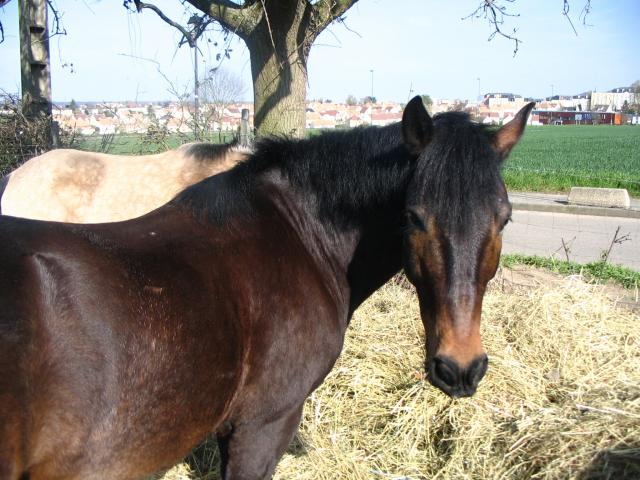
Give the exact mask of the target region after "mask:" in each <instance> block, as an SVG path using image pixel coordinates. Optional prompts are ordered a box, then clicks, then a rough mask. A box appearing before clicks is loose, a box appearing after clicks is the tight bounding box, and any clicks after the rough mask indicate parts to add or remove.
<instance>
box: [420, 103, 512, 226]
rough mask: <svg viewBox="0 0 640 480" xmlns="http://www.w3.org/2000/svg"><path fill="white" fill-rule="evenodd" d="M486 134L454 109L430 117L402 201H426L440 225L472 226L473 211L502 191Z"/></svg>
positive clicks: (495, 158)
mask: <svg viewBox="0 0 640 480" xmlns="http://www.w3.org/2000/svg"><path fill="white" fill-rule="evenodd" d="M490 142H491V132H490V131H489V130H488V128H487V127H486V126H485V125H481V124H478V123H475V122H472V121H471V120H470V119H469V116H468V115H467V114H464V113H460V112H448V113H443V114H440V115H436V116H435V117H434V133H433V138H432V140H431V142H430V143H429V145H428V146H427V147H426V149H425V150H424V152H423V153H422V154H421V156H420V157H419V159H418V161H417V164H416V170H415V174H414V178H413V180H412V182H411V186H410V188H409V191H408V194H407V203H408V204H413V205H428V209H429V212H430V214H431V215H434V216H435V218H437V219H438V223H439V224H440V226H441V227H444V228H446V229H450V230H458V231H464V230H467V229H470V228H474V222H473V221H472V220H473V218H472V217H473V215H474V213H478V212H480V211H481V208H480V207H482V206H486V205H487V204H488V202H491V201H492V200H494V199H495V198H497V195H499V194H500V192H502V189H501V188H500V185H501V184H502V180H501V176H500V166H501V162H500V159H499V158H498V156H497V155H496V153H495V151H494V150H493V148H492V147H491V143H490Z"/></svg>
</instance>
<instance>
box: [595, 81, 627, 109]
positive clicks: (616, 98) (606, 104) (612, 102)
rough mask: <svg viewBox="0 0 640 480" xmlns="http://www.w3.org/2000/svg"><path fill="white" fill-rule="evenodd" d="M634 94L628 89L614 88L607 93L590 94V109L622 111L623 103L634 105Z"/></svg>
mask: <svg viewBox="0 0 640 480" xmlns="http://www.w3.org/2000/svg"><path fill="white" fill-rule="evenodd" d="M637 95H638V94H636V93H635V92H634V91H633V89H632V88H630V87H622V88H614V89H613V90H609V91H608V92H592V93H591V109H592V110H601V111H619V110H622V107H623V106H624V103H625V102H627V104H629V105H631V104H634V103H636V96H637Z"/></svg>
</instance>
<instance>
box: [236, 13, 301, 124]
mask: <svg viewBox="0 0 640 480" xmlns="http://www.w3.org/2000/svg"><path fill="white" fill-rule="evenodd" d="M279 2H280V6H274V3H276V2H272V4H271V5H270V8H268V9H267V11H268V14H267V15H263V17H262V19H261V21H260V23H259V24H258V25H257V27H256V28H255V29H254V30H253V31H252V32H251V34H250V35H249V36H247V37H246V38H245V41H246V44H247V47H248V48H249V52H250V54H251V75H252V77H253V92H254V108H255V113H254V125H255V127H256V129H257V132H258V135H272V134H276V133H284V134H287V135H293V136H297V137H302V136H304V131H305V117H306V115H305V113H306V96H307V59H308V57H309V50H310V48H311V43H312V41H313V39H312V38H309V31H310V29H309V20H310V5H309V4H308V3H307V2H306V1H305V2H298V1H293V2H292V1H286V0H285V1H283V0H279ZM273 32H278V34H277V35H276V34H274V33H273ZM282 32H286V35H283V34H282Z"/></svg>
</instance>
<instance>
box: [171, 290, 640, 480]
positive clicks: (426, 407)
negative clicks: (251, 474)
mask: <svg viewBox="0 0 640 480" xmlns="http://www.w3.org/2000/svg"><path fill="white" fill-rule="evenodd" d="M482 329H483V341H484V346H485V349H486V350H487V353H488V354H489V358H490V366H489V372H488V373H487V376H486V377H485V379H484V380H483V381H482V383H481V384H480V387H479V389H478V392H477V394H476V395H475V396H474V397H472V398H468V399H459V400H452V399H450V398H448V397H446V396H445V395H444V394H442V393H440V392H439V391H438V390H436V389H435V388H433V387H431V386H430V385H429V384H428V383H427V382H426V381H424V380H423V379H422V372H423V367H422V365H423V361H424V339H423V335H424V332H423V327H422V323H421V321H420V316H419V312H418V304H417V299H416V298H415V295H414V293H413V290H412V289H411V288H409V287H408V285H407V283H406V280H404V281H403V280H398V279H395V281H392V282H390V283H389V284H387V285H386V286H385V287H384V288H382V289H381V290H380V291H379V292H377V293H376V294H375V295H374V296H373V297H372V298H370V299H369V301H367V303H366V304H365V305H363V306H362V307H361V308H360V309H359V310H358V312H357V313H356V315H355V316H354V319H353V322H352V325H351V327H350V329H349V332H348V335H347V339H346V343H345V348H344V351H343V354H342V356H341V358H340V360H339V361H338V363H337V364H336V366H335V368H334V369H333V371H332V372H331V374H330V375H329V376H328V378H327V379H326V381H325V382H324V384H323V385H322V386H321V387H320V388H319V389H318V390H317V391H316V392H315V393H314V394H313V395H312V396H311V397H310V398H309V399H308V400H307V404H306V408H305V413H304V417H303V421H302V424H301V427H300V433H299V434H298V436H297V437H296V440H295V441H294V442H293V444H292V445H291V446H290V448H289V451H288V452H287V454H286V455H285V456H284V457H283V458H282V460H281V461H280V463H279V466H278V469H277V471H276V476H275V478H276V479H279V480H283V479H300V480H303V479H305V480H307V479H308V480H311V479H313V480H319V479H326V480H329V479H331V480H335V479H396V480H400V479H404V480H409V479H411V480H414V479H462V478H464V479H492V480H493V479H529V478H536V479H564V478H577V479H584V480H586V479H609V478H610V479H622V478H627V479H631V478H640V315H639V314H638V313H637V312H636V313H634V312H633V311H632V310H630V309H628V308H621V307H619V306H617V305H616V302H615V300H614V299H612V298H611V296H610V294H605V292H604V290H603V287H601V286H597V285H589V284H587V283H585V282H583V281H582V280H581V279H578V278H567V279H558V280H557V281H555V282H546V283H545V284H544V285H541V286H538V287H535V288H518V287H513V285H511V286H509V285H508V283H505V280H504V278H503V279H502V280H501V281H497V282H495V281H494V283H493V284H492V287H491V288H490V291H489V293H488V294H487V296H486V297H485V303H484V308H483V326H482ZM214 445H215V442H210V443H208V444H205V445H204V446H202V447H200V449H199V450H198V451H197V452H196V453H195V454H194V455H192V456H191V457H190V458H189V459H188V462H186V463H183V464H181V465H178V466H176V467H174V469H172V470H170V471H169V472H167V474H166V475H165V476H164V478H165V480H178V479H187V478H191V479H193V478H199V479H205V478H206V479H215V478H219V477H218V473H217V466H216V464H217V458H216V454H215V446H214Z"/></svg>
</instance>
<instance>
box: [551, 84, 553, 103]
mask: <svg viewBox="0 0 640 480" xmlns="http://www.w3.org/2000/svg"><path fill="white" fill-rule="evenodd" d="M551 100H553V83H552V84H551Z"/></svg>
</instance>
